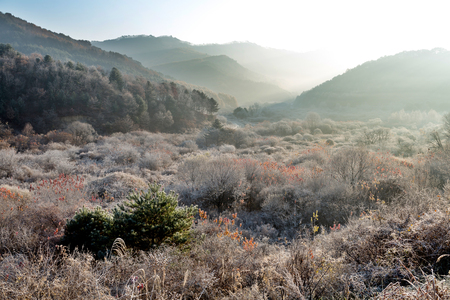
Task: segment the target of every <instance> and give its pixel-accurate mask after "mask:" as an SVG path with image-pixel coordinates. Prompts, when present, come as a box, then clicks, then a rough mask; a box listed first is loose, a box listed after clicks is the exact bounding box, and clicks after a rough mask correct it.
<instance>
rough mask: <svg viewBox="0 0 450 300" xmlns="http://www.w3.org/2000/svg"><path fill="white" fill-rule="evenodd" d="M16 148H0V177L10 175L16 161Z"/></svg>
mask: <svg viewBox="0 0 450 300" xmlns="http://www.w3.org/2000/svg"><path fill="white" fill-rule="evenodd" d="M17 159H18V158H17V155H16V150H14V149H2V150H0V178H1V177H9V176H11V175H12V172H13V170H14V168H15V167H16V162H17Z"/></svg>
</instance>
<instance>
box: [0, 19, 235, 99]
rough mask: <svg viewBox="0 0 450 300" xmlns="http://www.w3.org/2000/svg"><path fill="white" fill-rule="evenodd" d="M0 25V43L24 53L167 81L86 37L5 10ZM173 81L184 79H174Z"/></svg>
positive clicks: (216, 97)
mask: <svg viewBox="0 0 450 300" xmlns="http://www.w3.org/2000/svg"><path fill="white" fill-rule="evenodd" d="M0 28H1V30H0V43H3V44H11V45H12V46H13V47H14V49H16V50H17V51H19V52H21V53H23V54H25V55H30V54H32V53H40V54H42V55H43V56H45V55H50V56H51V57H52V58H53V59H55V60H61V61H62V62H68V61H72V62H80V63H82V64H84V65H86V66H101V67H102V68H103V69H105V70H111V69H112V68H113V67H116V68H118V69H119V70H120V71H121V72H123V73H125V74H131V75H135V76H142V77H144V78H146V79H147V80H150V81H152V82H159V83H162V82H167V79H166V78H164V77H163V76H162V75H161V74H159V73H157V72H155V71H153V70H150V69H147V68H146V67H144V66H142V64H141V63H140V62H138V61H135V60H133V59H132V58H130V57H127V56H125V55H122V54H119V53H117V52H107V51H103V50H102V49H100V48H97V47H94V46H92V45H91V43H90V42H89V41H80V40H74V39H72V38H70V37H69V36H66V35H64V34H62V33H54V32H52V31H49V30H46V29H43V28H41V27H39V26H36V25H34V24H32V23H28V22H26V21H25V20H22V19H19V18H17V17H15V16H13V15H11V14H9V13H6V14H3V13H1V12H0ZM177 84H181V85H183V84H184V83H183V82H177ZM191 88H192V89H196V90H201V91H202V92H204V93H205V94H207V95H208V96H209V97H213V98H214V99H215V100H216V101H217V102H218V103H219V106H220V107H221V108H235V107H237V103H236V99H234V98H233V97H230V96H229V95H223V94H222V95H219V94H218V93H214V92H212V91H209V90H208V89H207V88H204V87H198V86H193V87H191Z"/></svg>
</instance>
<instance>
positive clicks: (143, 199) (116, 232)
mask: <svg viewBox="0 0 450 300" xmlns="http://www.w3.org/2000/svg"><path fill="white" fill-rule="evenodd" d="M127 199H128V200H129V201H127V202H125V203H123V204H120V205H118V206H117V207H116V208H115V209H114V211H113V215H114V225H113V236H115V237H120V238H122V239H123V240H124V241H125V243H126V244H127V246H128V247H132V248H136V249H140V250H149V249H151V248H155V247H157V246H159V245H161V244H162V243H169V244H173V243H174V244H180V243H184V242H186V241H187V239H188V237H189V231H190V228H191V226H192V218H193V216H194V214H195V213H196V211H197V208H196V207H194V206H190V207H178V195H176V194H175V193H174V192H170V193H168V194H166V193H165V192H164V191H163V190H162V189H161V186H160V185H151V186H150V187H149V189H148V191H147V192H141V193H133V194H131V195H129V196H128V197H127Z"/></svg>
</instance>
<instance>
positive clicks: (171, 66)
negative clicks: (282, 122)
mask: <svg viewBox="0 0 450 300" xmlns="http://www.w3.org/2000/svg"><path fill="white" fill-rule="evenodd" d="M92 43H93V44H94V45H96V46H98V47H101V48H102V49H105V50H113V51H118V52H121V53H124V54H126V55H129V56H132V57H133V58H134V59H137V60H139V61H140V62H142V63H143V64H144V65H145V66H147V67H149V68H152V69H155V70H157V71H160V72H162V73H164V74H167V75H169V76H172V77H175V78H177V79H180V80H183V81H186V82H190V83H193V84H197V85H202V86H206V87H208V88H210V89H212V90H214V91H216V92H222V93H227V94H231V95H233V96H235V97H236V98H237V100H238V101H239V103H241V104H247V105H249V104H253V103H254V102H276V101H283V100H286V99H291V98H292V94H291V93H290V92H288V91H286V90H284V89H282V88H280V87H278V86H277V85H276V84H275V83H274V82H273V80H272V79H271V78H270V77H267V76H263V75H260V74H257V73H256V72H254V71H251V70H249V69H248V68H245V67H243V66H241V65H240V64H239V61H236V60H235V59H232V58H230V57H227V56H226V55H224V53H220V51H219V52H218V53H215V54H214V55H208V54H205V53H204V52H202V51H203V50H202V47H201V46H194V45H191V44H190V43H188V42H184V41H181V40H179V39H177V38H174V37H169V36H162V37H154V36H124V37H121V38H118V39H115V40H107V41H103V42H92ZM206 50H207V49H206Z"/></svg>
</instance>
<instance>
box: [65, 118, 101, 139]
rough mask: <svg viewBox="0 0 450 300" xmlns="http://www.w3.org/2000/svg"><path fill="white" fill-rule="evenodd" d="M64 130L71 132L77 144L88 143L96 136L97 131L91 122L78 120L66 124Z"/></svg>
mask: <svg viewBox="0 0 450 300" xmlns="http://www.w3.org/2000/svg"><path fill="white" fill-rule="evenodd" d="M65 131H66V132H68V133H70V134H72V136H73V138H74V142H75V143H76V144H79V145H80V144H85V143H90V142H92V141H94V139H95V138H96V137H97V132H96V131H95V129H94V127H92V125H91V124H88V123H82V122H79V121H75V122H72V123H70V124H69V125H67V127H66V129H65Z"/></svg>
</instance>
